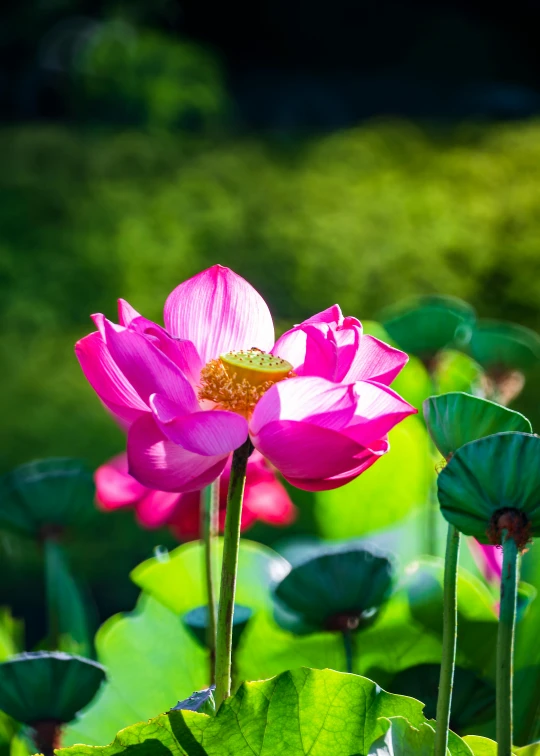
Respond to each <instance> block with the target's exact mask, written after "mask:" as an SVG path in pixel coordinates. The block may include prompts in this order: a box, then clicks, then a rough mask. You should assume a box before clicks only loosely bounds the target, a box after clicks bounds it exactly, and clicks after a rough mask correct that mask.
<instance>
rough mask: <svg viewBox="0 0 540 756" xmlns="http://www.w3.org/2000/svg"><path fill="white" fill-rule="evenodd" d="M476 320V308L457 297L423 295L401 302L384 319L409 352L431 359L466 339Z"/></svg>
mask: <svg viewBox="0 0 540 756" xmlns="http://www.w3.org/2000/svg"><path fill="white" fill-rule="evenodd" d="M474 320H475V312H474V310H473V308H472V307H471V306H470V305H468V304H467V303H466V302H463V301H462V300H461V299H457V298H456V297H445V296H428V297H419V298H417V299H413V300H410V301H406V302H402V303H399V304H397V305H396V306H395V307H393V308H392V309H389V310H387V311H386V312H384V313H383V314H382V317H381V321H382V324H383V326H384V328H385V329H386V330H387V331H388V333H389V334H390V336H391V337H392V339H393V340H394V341H395V342H396V343H397V344H398V345H399V346H400V347H401V349H404V350H405V351H406V352H410V353H411V354H415V355H417V356H418V357H420V358H421V359H423V360H429V359H431V358H432V357H434V356H435V354H436V353H437V352H439V351H440V350H441V349H443V348H444V347H448V346H452V345H453V344H455V343H456V340H457V341H458V342H461V341H466V340H467V339H468V338H469V336H470V332H471V330H472V325H473V323H474Z"/></svg>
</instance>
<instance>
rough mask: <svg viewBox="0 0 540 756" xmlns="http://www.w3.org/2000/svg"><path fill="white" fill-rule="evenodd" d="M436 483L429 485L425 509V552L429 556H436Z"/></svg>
mask: <svg viewBox="0 0 540 756" xmlns="http://www.w3.org/2000/svg"><path fill="white" fill-rule="evenodd" d="M436 485H437V483H435V485H432V486H431V490H430V494H429V501H428V511H427V532H426V553H427V554H428V555H429V556H438V554H437V551H438V549H437V524H438V520H439V512H440V509H439V503H438V500H437V489H436Z"/></svg>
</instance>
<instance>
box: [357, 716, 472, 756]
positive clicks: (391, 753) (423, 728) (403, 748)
mask: <svg viewBox="0 0 540 756" xmlns="http://www.w3.org/2000/svg"><path fill="white" fill-rule="evenodd" d="M379 721H380V722H381V724H382V723H383V722H385V723H386V726H387V727H388V729H387V731H386V733H385V734H384V735H381V736H380V737H379V738H377V740H376V741H375V742H374V743H372V745H371V748H370V749H369V753H368V756H433V749H434V746H435V727H434V725H435V723H429V722H425V723H424V724H422V725H420V727H418V728H417V727H413V726H412V725H411V724H410V722H408V721H407V719H405V718H404V717H391V718H390V719H386V720H379ZM447 752H448V753H449V754H450V756H471V754H472V751H471V749H470V748H469V746H468V745H467V744H466V743H464V741H463V740H461V738H459V737H458V736H457V735H456V734H455V733H453V732H450V733H449V738H448V751H447Z"/></svg>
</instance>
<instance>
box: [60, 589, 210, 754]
mask: <svg viewBox="0 0 540 756" xmlns="http://www.w3.org/2000/svg"><path fill="white" fill-rule="evenodd" d="M96 649H97V653H98V658H99V659H100V661H101V662H102V663H103V664H104V665H105V667H106V669H107V682H106V683H105V684H104V685H103V687H102V688H101V690H100V692H99V694H98V696H97V697H96V699H95V700H94V701H93V702H92V703H91V704H90V706H88V707H87V708H86V709H85V710H84V711H83V712H81V714H80V715H79V716H78V717H77V719H76V720H75V721H74V722H72V724H71V725H69V726H68V727H67V728H66V730H65V732H64V736H63V738H62V743H63V744H71V743H92V744H94V745H105V744H106V743H109V742H110V741H111V740H112V739H113V738H114V736H115V734H116V733H117V732H118V730H121V729H123V728H124V727H127V726H129V725H131V724H133V723H134V722H139V721H141V720H148V719H150V717H155V716H157V715H158V714H159V713H160V712H163V711H167V710H168V709H170V708H171V706H174V705H175V704H176V702H177V701H178V700H181V699H184V698H187V697H188V696H189V695H190V694H191V693H192V692H193V691H194V690H200V689H202V688H204V687H205V686H206V685H208V683H209V674H210V673H209V660H208V654H207V653H206V652H205V651H203V649H202V648H201V647H200V645H199V644H198V642H197V641H196V640H195V639H194V638H193V636H192V635H191V633H190V632H189V631H188V630H187V629H186V628H185V627H184V624H183V623H182V620H181V618H180V616H179V615H178V614H177V613H176V612H173V611H171V610H170V609H167V607H165V606H163V605H162V604H160V603H159V602H158V601H156V600H155V599H153V598H152V597H150V596H147V595H145V594H144V593H143V594H142V595H141V597H140V599H139V601H138V603H137V607H136V609H135V611H133V612H130V613H129V614H125V615H121V614H120V615H116V616H115V617H111V618H110V619H108V620H107V622H105V624H104V625H102V627H101V628H100V629H99V631H98V633H97V636H96Z"/></svg>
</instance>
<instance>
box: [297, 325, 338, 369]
mask: <svg viewBox="0 0 540 756" xmlns="http://www.w3.org/2000/svg"><path fill="white" fill-rule="evenodd" d="M303 330H304V331H305V332H306V336H307V340H306V356H305V359H304V365H303V367H302V375H318V376H320V377H321V378H327V379H328V380H330V381H334V380H335V376H336V369H337V358H338V349H337V343H336V339H335V336H334V333H333V331H331V330H329V329H328V328H326V327H322V328H321V327H318V326H316V325H311V326H310V325H307V326H305V327H304V328H303Z"/></svg>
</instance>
